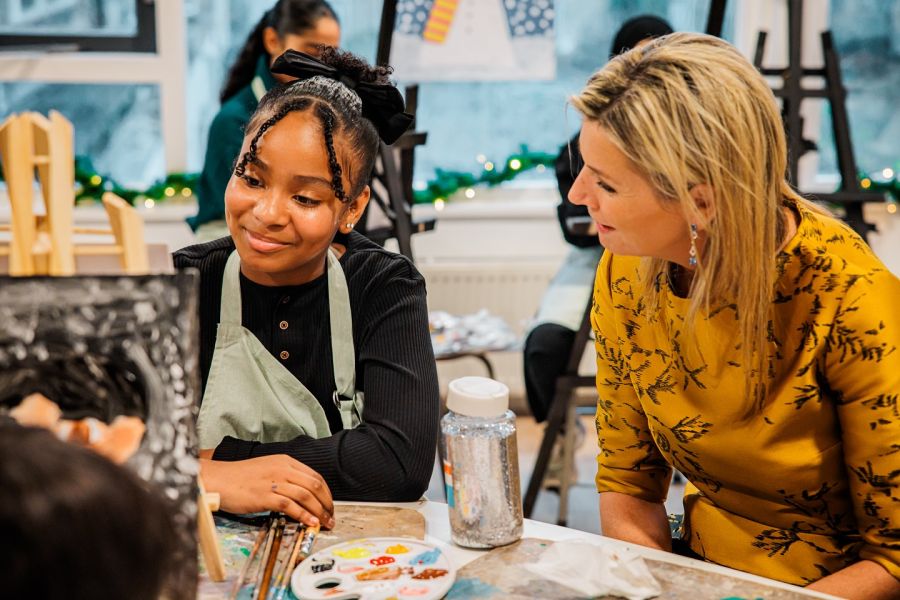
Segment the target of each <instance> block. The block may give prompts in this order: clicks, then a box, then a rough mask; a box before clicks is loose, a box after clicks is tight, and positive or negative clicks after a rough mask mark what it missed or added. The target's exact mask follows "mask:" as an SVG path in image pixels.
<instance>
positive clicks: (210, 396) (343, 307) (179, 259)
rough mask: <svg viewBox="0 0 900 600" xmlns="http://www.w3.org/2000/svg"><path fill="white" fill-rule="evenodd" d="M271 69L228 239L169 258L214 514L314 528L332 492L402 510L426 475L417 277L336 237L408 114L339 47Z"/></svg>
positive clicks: (343, 235)
mask: <svg viewBox="0 0 900 600" xmlns="http://www.w3.org/2000/svg"><path fill="white" fill-rule="evenodd" d="M272 70H273V72H276V73H281V74H285V75H289V76H292V77H296V78H298V80H297V81H295V82H293V83H291V84H289V85H285V86H280V87H277V88H275V89H273V90H272V91H271V92H269V93H268V94H267V95H266V96H265V97H264V98H263V100H262V102H261V103H260V105H259V108H258V109H257V110H256V113H255V114H254V116H253V118H252V119H251V120H250V123H249V124H248V126H247V132H246V136H245V138H244V142H243V146H242V148H241V150H240V158H239V160H238V163H237V165H236V166H235V168H234V173H233V175H232V178H231V181H230V182H229V184H228V186H227V190H226V192H225V212H226V217H227V222H228V227H229V229H230V232H231V236H230V237H226V238H222V239H219V240H215V241H213V242H209V243H206V244H201V245H197V246H192V247H189V248H186V249H184V250H181V251H179V252H177V253H176V254H175V264H176V266H177V267H178V268H185V267H194V268H197V269H199V271H200V275H201V280H200V374H201V377H202V381H203V388H204V393H203V400H202V405H201V408H200V415H199V418H198V433H199V436H200V447H201V448H202V449H203V450H202V451H201V472H202V474H203V480H204V483H205V485H206V489H207V490H208V491H211V492H219V493H220V494H221V501H222V503H221V505H222V508H223V509H224V510H226V511H229V512H233V513H249V512H256V511H262V510H277V511H280V512H284V513H286V514H288V515H290V516H291V517H293V518H295V519H298V520H301V521H303V522H304V523H306V524H308V525H314V524H316V523H321V524H322V525H323V526H325V527H331V526H332V525H333V516H332V515H333V504H332V498H335V499H340V500H359V501H366V500H368V501H409V500H416V499H418V498H419V497H421V495H422V493H423V492H424V491H425V489H426V487H427V486H428V480H429V478H430V476H431V471H432V466H433V464H434V453H435V443H436V440H437V426H438V410H439V394H438V383H437V372H436V368H435V363H434V354H433V351H432V348H431V338H430V335H429V332H428V310H427V306H426V302H425V281H424V279H423V278H422V276H421V275H420V274H419V272H418V271H417V270H416V268H415V267H414V266H413V264H412V263H411V262H410V261H409V260H408V259H406V258H405V257H403V256H401V255H398V254H394V253H392V252H388V251H386V250H384V249H383V248H381V247H380V246H377V245H375V244H374V243H372V242H370V241H369V240H367V239H366V238H365V237H363V236H362V235H361V234H359V233H358V232H355V231H353V228H354V226H355V225H356V222H357V221H358V219H359V218H360V216H361V215H362V212H363V210H364V209H365V207H366V204H367V203H368V200H369V194H370V189H369V185H368V184H369V180H370V177H371V174H372V171H373V168H374V164H375V157H376V152H377V150H378V146H379V138H381V140H383V141H384V142H385V143H388V144H390V143H393V142H394V141H395V140H396V139H397V138H398V137H399V136H400V135H401V134H402V133H403V131H405V130H406V128H408V127H409V125H410V123H411V121H412V117H411V116H410V115H407V114H406V113H404V112H403V108H404V107H403V99H402V97H401V95H400V92H399V91H397V89H396V88H395V87H393V86H392V85H391V84H390V82H389V81H388V79H387V75H388V73H389V70H388V69H387V68H384V67H377V68H371V67H369V66H368V65H367V64H366V63H365V62H364V61H362V60H361V59H358V58H357V57H355V56H353V55H352V54H349V53H343V52H340V51H338V50H335V49H333V48H329V49H326V50H325V51H324V53H323V55H322V57H321V62H320V61H318V60H316V59H314V58H312V57H310V56H307V55H304V54H301V53H297V52H291V51H288V52H287V53H286V54H285V55H284V56H283V57H281V58H279V59H278V60H277V61H276V62H275V64H274V66H273V67H272ZM363 400H365V402H364V403H363Z"/></svg>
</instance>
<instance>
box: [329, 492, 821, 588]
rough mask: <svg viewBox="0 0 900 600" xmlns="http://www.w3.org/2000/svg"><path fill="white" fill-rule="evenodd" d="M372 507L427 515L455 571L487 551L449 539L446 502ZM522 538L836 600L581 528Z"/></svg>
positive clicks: (430, 536)
mask: <svg viewBox="0 0 900 600" xmlns="http://www.w3.org/2000/svg"><path fill="white" fill-rule="evenodd" d="M336 504H367V503H365V502H347V503H342V502H337V503H336ZM372 505H373V506H397V507H401V508H412V509H415V510H417V511H418V512H420V513H422V515H424V516H425V539H426V540H427V541H428V542H430V543H432V544H435V545H436V546H439V547H440V548H441V550H442V551H443V552H444V553H445V554H446V555H447V556H448V557H449V558H450V560H452V561H453V563H454V564H455V566H456V568H458V569H459V568H462V567H463V566H464V565H466V564H468V563H470V562H472V561H473V560H475V559H476V558H478V557H479V556H482V555H483V554H484V553H485V552H487V550H472V549H469V548H462V547H460V546H457V545H456V544H454V543H453V542H452V541H451V539H450V518H449V516H448V514H447V505H446V504H444V503H443V502H432V501H430V500H424V499H423V500H420V501H419V502H409V503H393V504H377V503H376V504H372ZM522 535H523V537H526V538H540V539H545V540H551V541H554V542H560V541H567V540H578V541H581V542H590V543H592V544H596V545H613V546H615V547H616V548H617V549H619V550H620V551H625V552H634V553H636V554H638V555H640V556H642V557H644V558H650V559H653V560H658V561H663V562H668V563H671V564H676V565H681V566H684V567H690V568H692V569H699V570H701V571H707V572H710V573H718V574H720V575H727V576H729V577H734V578H737V579H742V580H744V581H747V582H752V583H758V584H763V585H768V586H770V587H775V588H780V589H784V590H790V591H792V592H795V593H800V594H805V595H808V596H809V597H810V598H830V599H834V598H835V597H834V596H830V595H828V594H822V593H819V592H813V591H810V590H805V589H803V588H801V587H797V586H794V585H789V584H786V583H782V582H780V581H775V580H772V579H766V578H765V577H758V576H756V575H750V574H749V573H744V572H743V571H736V570H734V569H729V568H727V567H722V566H719V565H715V564H712V563H708V562H703V561H699V560H694V559H692V558H687V557H685V556H680V555H677V554H672V553H671V552H663V551H662V550H654V549H653V548H646V547H644V546H637V545H635V544H628V543H626V542H620V541H618V540H614V539H612V538H608V537H604V536H601V535H596V534H593V533H587V532H585V531H579V530H578V529H569V528H567V527H559V526H558V525H551V524H550V523H543V522H541V521H532V520H531V519H525V525H524V531H523V534H522Z"/></svg>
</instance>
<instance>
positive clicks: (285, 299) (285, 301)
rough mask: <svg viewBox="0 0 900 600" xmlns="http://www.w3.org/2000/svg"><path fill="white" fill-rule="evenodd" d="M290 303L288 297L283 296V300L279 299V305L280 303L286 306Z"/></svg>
mask: <svg viewBox="0 0 900 600" xmlns="http://www.w3.org/2000/svg"><path fill="white" fill-rule="evenodd" d="M290 301H291V297H290V296H285V297H284V298H282V299H281V303H282V304H287V303H288V302H290Z"/></svg>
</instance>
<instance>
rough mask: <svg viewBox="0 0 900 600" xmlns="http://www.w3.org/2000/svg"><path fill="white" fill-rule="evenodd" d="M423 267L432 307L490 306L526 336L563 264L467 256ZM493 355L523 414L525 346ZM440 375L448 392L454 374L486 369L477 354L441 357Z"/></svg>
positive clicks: (513, 404)
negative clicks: (476, 259) (477, 259)
mask: <svg viewBox="0 0 900 600" xmlns="http://www.w3.org/2000/svg"><path fill="white" fill-rule="evenodd" d="M418 267H419V270H420V271H421V272H422V274H423V275H424V276H425V281H426V284H427V286H428V308H429V310H443V311H447V312H449V313H453V314H458V315H460V314H470V313H474V312H478V311H479V310H481V309H487V310H488V311H489V312H490V313H491V314H493V315H496V316H499V317H501V318H503V320H505V321H506V322H507V323H508V324H509V326H510V328H512V330H513V332H515V333H516V335H518V336H522V335H523V334H524V332H525V331H526V330H527V327H528V323H529V322H530V321H531V319H532V318H533V317H534V314H535V312H536V311H537V308H538V305H539V304H540V302H541V295H542V294H543V293H544V290H545V289H547V285H548V284H549V283H550V280H551V279H552V278H553V275H554V274H555V272H556V270H557V268H558V264H557V263H524V262H523V263H515V262H503V263H499V262H466V263H431V264H428V263H425V264H420V265H418ZM488 360H490V362H491V365H492V366H493V368H494V374H495V377H496V378H497V379H498V380H500V381H502V382H503V383H505V384H506V385H507V386H509V392H510V408H512V409H513V410H514V411H516V412H517V413H519V414H528V407H527V404H526V402H525V383H524V380H523V375H522V354H521V352H519V351H513V352H492V353H490V354H489V355H488ZM438 375H439V377H440V385H441V392H442V394H444V393H446V391H447V384H448V383H449V382H450V381H451V380H453V379H455V378H457V377H463V376H466V375H482V376H483V375H486V373H485V368H484V366H483V365H482V364H481V363H480V362H478V361H477V360H475V359H472V358H462V359H457V360H450V361H443V360H442V361H438Z"/></svg>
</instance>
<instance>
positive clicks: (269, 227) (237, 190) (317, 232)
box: [225, 110, 369, 286]
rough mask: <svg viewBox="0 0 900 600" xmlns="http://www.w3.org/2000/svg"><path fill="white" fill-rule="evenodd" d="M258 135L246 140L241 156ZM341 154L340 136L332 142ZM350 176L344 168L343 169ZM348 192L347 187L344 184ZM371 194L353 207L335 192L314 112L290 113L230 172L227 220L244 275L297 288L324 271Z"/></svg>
mask: <svg viewBox="0 0 900 600" xmlns="http://www.w3.org/2000/svg"><path fill="white" fill-rule="evenodd" d="M254 133H255V132H251V134H250V135H248V136H247V137H245V138H244V145H243V147H242V148H241V154H240V156H243V155H244V153H245V152H247V150H248V149H249V145H250V140H251V139H252V137H253V134H254ZM334 141H335V146H336V148H335V150H336V152H337V155H338V156H341V155H342V152H341V143H342V141H343V139H342V136H340V135H336V136H335V140H334ZM343 170H344V172H345V173H346V172H347V166H346V165H345V166H344V169H343ZM343 186H344V189H345V190H349V189H350V181H349V180H348V179H347V177H346V176H345V177H344V178H343ZM368 197H369V188H368V187H366V188H365V189H364V190H363V192H362V194H360V196H359V198H357V199H355V200H354V201H352V202H350V203H343V202H341V201H340V200H339V199H338V198H337V197H336V196H335V195H334V190H333V189H332V187H331V171H330V170H329V168H328V154H327V150H326V147H325V138H324V137H323V135H322V127H321V124H320V122H319V120H318V118H317V117H315V116H314V115H313V113H312V112H311V111H309V110H307V111H303V112H291V113H288V114H287V115H286V116H285V117H284V118H283V119H281V120H280V121H279V122H278V123H276V124H275V125H274V126H273V127H272V128H271V129H269V130H268V131H267V132H266V133H265V135H264V136H263V137H262V138H261V139H260V140H259V142H258V143H257V160H256V161H255V162H253V163H250V162H248V163H247V165H246V169H245V171H244V175H243V176H238V175H237V174H234V173H232V176H231V180H230V181H229V182H228V187H227V188H226V190H225V218H226V220H227V222H228V229H229V231H230V232H231V237H232V239H233V240H234V244H235V246H236V247H237V251H238V253H239V254H240V257H241V271H242V272H243V273H244V275H245V276H246V277H248V278H249V279H250V280H252V281H255V282H256V283H259V284H262V285H271V286H277V285H297V284H301V283H305V282H307V281H311V280H312V279H315V278H316V277H318V276H319V275H321V274H322V273H323V271H324V266H325V252H326V251H327V250H328V247H329V245H330V244H331V242H332V239H333V238H334V235H335V233H336V232H337V231H338V228H340V229H341V230H343V231H349V227H347V223H355V222H356V221H357V219H358V218H359V215H360V214H361V213H362V209H363V208H365V205H366V203H367V202H368Z"/></svg>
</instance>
